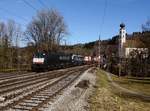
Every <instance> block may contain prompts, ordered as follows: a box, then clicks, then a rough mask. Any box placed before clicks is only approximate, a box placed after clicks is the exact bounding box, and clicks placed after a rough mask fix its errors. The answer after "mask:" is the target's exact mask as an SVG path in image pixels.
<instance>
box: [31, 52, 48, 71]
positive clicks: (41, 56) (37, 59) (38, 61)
mask: <svg viewBox="0 0 150 111" xmlns="http://www.w3.org/2000/svg"><path fill="white" fill-rule="evenodd" d="M31 69H32V71H38V70H44V69H46V54H45V53H43V52H37V53H35V54H34V57H33V59H32V66H31Z"/></svg>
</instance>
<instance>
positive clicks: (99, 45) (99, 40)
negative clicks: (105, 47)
mask: <svg viewBox="0 0 150 111" xmlns="http://www.w3.org/2000/svg"><path fill="white" fill-rule="evenodd" d="M106 9H107V0H105V4H104V12H103V16H102V22H101V28H100V33H99V39H98V55H99V59H100V56H101V54H100V50H101V43H100V42H101V34H102V31H103V25H104V22H105V16H106ZM99 67H100V61H99Z"/></svg>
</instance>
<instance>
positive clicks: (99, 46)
mask: <svg viewBox="0 0 150 111" xmlns="http://www.w3.org/2000/svg"><path fill="white" fill-rule="evenodd" d="M100 42H101V38H100V35H99V40H98V60H99V61H98V62H99V64H98V66H99V68H100V58H101V56H100V55H101V54H100V48H101V44H100Z"/></svg>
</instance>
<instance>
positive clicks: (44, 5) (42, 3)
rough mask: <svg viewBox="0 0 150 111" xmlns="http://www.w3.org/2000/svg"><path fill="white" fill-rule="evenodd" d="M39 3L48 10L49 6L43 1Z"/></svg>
mask: <svg viewBox="0 0 150 111" xmlns="http://www.w3.org/2000/svg"><path fill="white" fill-rule="evenodd" d="M38 1H39V3H40V4H41V5H42V6H43V7H45V8H48V6H47V5H46V4H45V3H44V2H43V1H42V0H38Z"/></svg>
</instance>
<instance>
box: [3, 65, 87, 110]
mask: <svg viewBox="0 0 150 111" xmlns="http://www.w3.org/2000/svg"><path fill="white" fill-rule="evenodd" d="M87 67H88V66H80V67H76V68H68V69H66V70H63V71H62V70H58V71H51V72H46V73H39V74H35V75H34V76H33V75H28V76H27V75H25V76H23V77H20V76H19V77H16V78H12V79H6V80H3V81H1V82H0V96H1V97H4V98H5V101H3V102H0V110H2V111H3V110H4V111H5V110H8V109H9V111H13V110H14V111H16V110H21V111H22V110H28V111H38V110H42V109H40V108H41V107H42V106H43V105H44V104H47V103H48V101H50V99H51V98H52V97H53V96H55V95H56V94H57V93H59V92H60V91H61V90H62V89H64V88H65V87H67V85H69V84H70V83H71V82H72V81H73V80H75V79H76V78H77V77H78V76H79V75H80V74H81V73H82V72H83V71H84V70H85V69H87ZM42 108H43V107H42Z"/></svg>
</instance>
